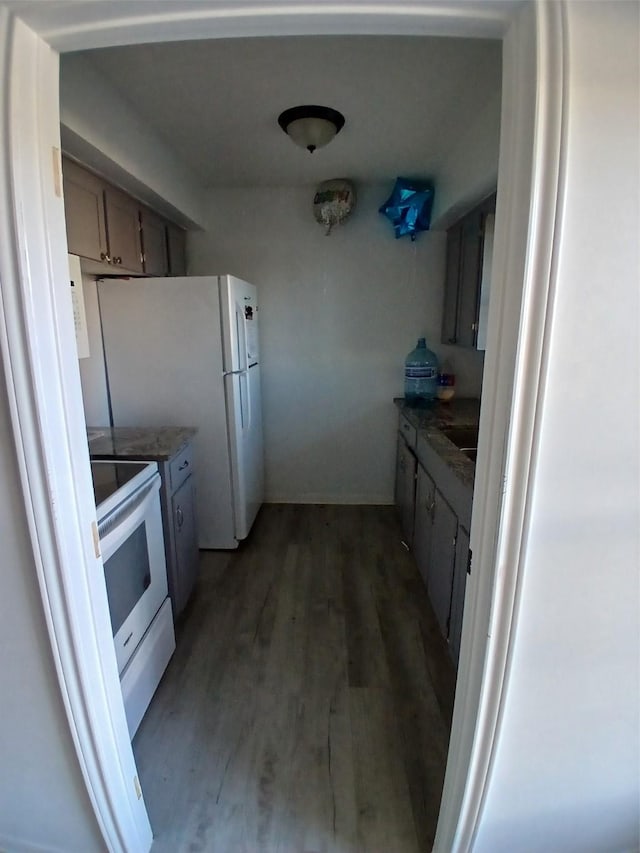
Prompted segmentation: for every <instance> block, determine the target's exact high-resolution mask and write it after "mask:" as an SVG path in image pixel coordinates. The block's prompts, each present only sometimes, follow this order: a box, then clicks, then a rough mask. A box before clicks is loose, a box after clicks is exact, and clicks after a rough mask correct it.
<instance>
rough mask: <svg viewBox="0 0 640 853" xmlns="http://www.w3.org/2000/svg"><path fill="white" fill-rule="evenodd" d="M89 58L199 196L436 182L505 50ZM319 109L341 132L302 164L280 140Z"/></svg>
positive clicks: (173, 47) (244, 50)
mask: <svg viewBox="0 0 640 853" xmlns="http://www.w3.org/2000/svg"><path fill="white" fill-rule="evenodd" d="M75 57H85V59H88V60H89V61H90V62H91V63H92V64H93V65H94V66H95V68H96V69H98V70H99V72H100V73H101V74H103V75H104V76H105V77H106V78H107V79H108V80H109V81H110V82H111V84H112V85H113V86H114V87H115V88H116V89H117V90H118V92H119V94H120V95H121V96H122V97H123V98H125V99H126V100H128V101H129V102H130V104H131V105H132V106H133V107H134V108H135V109H136V111H137V112H138V113H139V115H140V116H141V117H142V118H143V119H144V120H145V121H146V122H147V123H148V124H149V125H150V126H151V127H152V128H153V129H154V130H155V131H156V133H157V134H158V135H159V136H160V137H162V138H163V139H164V141H165V142H166V143H167V144H168V145H169V146H170V147H171V148H173V149H174V150H175V152H176V153H177V154H178V156H179V157H181V158H183V159H184V161H185V162H186V163H187V164H188V165H189V166H190V168H191V169H192V171H193V172H194V173H195V174H196V176H197V177H198V178H199V179H200V181H201V182H202V183H203V185H205V186H260V185H262V186H265V185H267V186H291V185H299V184H310V183H316V182H317V181H320V180H325V179H327V178H334V177H349V178H351V179H352V180H355V181H357V182H369V181H389V180H392V179H393V178H394V177H396V176H397V175H406V176H411V177H419V176H421V177H434V178H435V177H437V172H438V167H439V164H440V163H441V162H442V161H443V159H444V158H445V157H446V155H447V152H448V151H449V150H450V149H451V147H452V145H453V144H454V142H455V139H456V136H457V134H460V133H464V131H465V126H466V123H467V121H468V117H469V116H470V115H471V114H475V113H476V111H477V110H478V109H482V107H483V105H484V104H486V103H487V102H488V101H489V100H490V99H491V97H492V96H493V95H494V94H495V92H496V91H497V90H499V89H500V85H501V43H500V42H499V41H489V40H484V39H458V38H455V39H454V38H434V37H380V36H377V37H368V36H339V37H332V36H310V37H287V38H268V37H263V38H235V39H226V40H224V39H223V40H220V39H218V40H212V41H196V42H193V41H189V42H186V41H182V42H173V43H164V44H146V45H134V46H127V47H116V48H106V49H101V50H94V51H86V52H83V53H77V54H65V55H63V56H62V57H61V62H62V63H68V64H69V66H70V67H71V68H73V64H74V62H77V60H76V59H75ZM304 103H316V104H324V105H326V106H330V107H333V108H334V109H338V110H340V111H341V112H342V113H343V114H344V116H345V118H346V124H345V126H344V128H343V130H342V131H341V132H340V134H339V135H338V136H337V137H336V138H335V139H334V140H333V142H331V143H330V144H329V146H327V147H326V148H324V149H321V150H319V151H316V152H315V153H314V154H309V153H307V152H306V151H304V150H302V149H300V148H298V147H297V146H295V145H294V144H293V143H292V142H291V140H289V139H288V138H287V136H286V135H285V134H284V133H283V132H282V131H281V130H280V128H279V126H278V124H277V117H278V115H279V114H280V112H282V110H284V109H286V108H287V107H291V106H296V105H298V104H304Z"/></svg>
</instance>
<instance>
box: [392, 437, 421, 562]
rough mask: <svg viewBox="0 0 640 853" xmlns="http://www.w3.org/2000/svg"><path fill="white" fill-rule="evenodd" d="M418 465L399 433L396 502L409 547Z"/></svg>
mask: <svg viewBox="0 0 640 853" xmlns="http://www.w3.org/2000/svg"><path fill="white" fill-rule="evenodd" d="M416 466H417V462H416V457H415V456H414V455H413V453H412V452H411V451H410V450H409V448H408V447H407V445H406V442H405V440H404V438H403V437H402V436H401V435H398V451H397V456H396V500H395V502H396V507H397V509H398V514H399V516H400V526H401V528H402V536H403V538H404V541H405V543H406V544H407V545H408V546H409V548H410V547H411V544H412V542H413V523H414V512H415V489H416Z"/></svg>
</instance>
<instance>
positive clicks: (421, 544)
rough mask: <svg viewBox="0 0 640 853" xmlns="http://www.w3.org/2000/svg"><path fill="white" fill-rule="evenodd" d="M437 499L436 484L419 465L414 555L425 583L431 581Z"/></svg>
mask: <svg viewBox="0 0 640 853" xmlns="http://www.w3.org/2000/svg"><path fill="white" fill-rule="evenodd" d="M435 499H436V487H435V484H434V482H433V480H432V479H431V477H430V476H429V475H428V474H427V472H426V471H425V470H424V468H423V467H422V465H418V475H417V480H416V511H415V522H414V528H413V555H414V557H415V560H416V565H417V566H418V570H419V572H420V574H421V575H422V580H423V581H424V582H425V585H428V581H429V566H430V563H431V539H432V531H433V514H434V510H435Z"/></svg>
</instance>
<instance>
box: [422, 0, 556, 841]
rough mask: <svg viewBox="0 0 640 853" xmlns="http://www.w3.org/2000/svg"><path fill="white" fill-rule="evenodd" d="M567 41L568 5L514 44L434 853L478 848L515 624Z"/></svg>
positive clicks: (543, 342)
mask: <svg viewBox="0 0 640 853" xmlns="http://www.w3.org/2000/svg"><path fill="white" fill-rule="evenodd" d="M565 38H566V26H565V11H564V3H563V2H556V3H544V2H543V3H540V4H536V6H535V7H531V8H528V9H524V10H523V11H522V14H521V15H520V16H519V17H518V18H517V19H516V20H515V21H514V22H513V24H512V27H511V29H510V31H509V32H507V33H506V36H505V39H504V43H503V44H504V54H503V104H502V128H501V150H500V169H499V179H498V206H497V210H496V232H495V233H496V240H495V241H494V255H493V280H492V290H491V304H490V308H489V311H490V317H489V330H488V339H489V341H490V345H489V346H488V347H487V353H486V358H485V371H484V381H483V389H482V411H481V422H480V445H479V447H478V464H477V469H476V483H475V489H474V508H473V517H472V523H471V549H472V553H473V562H472V573H471V576H470V578H468V584H467V597H466V602H465V619H464V625H463V636H462V647H461V657H460V667H459V672H458V686H457V692H456V702H455V709H454V719H453V726H452V732H451V741H450V744H451V745H450V750H449V760H448V764H447V774H446V779H445V788H444V793H443V804H442V808H441V812H440V816H439V822H438V831H437V835H436V841H435V846H434V850H436V851H442V852H443V853H445V851H446V853H449V851H452V853H457V851H467V850H472V849H473V839H474V836H475V831H476V827H477V825H478V822H479V819H480V816H481V814H482V806H483V803H484V795H485V791H486V788H487V783H488V779H489V775H490V773H491V768H492V760H493V756H494V753H495V746H496V743H497V738H498V736H499V731H500V724H501V715H502V710H503V697H504V691H505V687H506V684H507V682H508V678H509V671H510V663H511V641H512V637H513V629H514V626H515V624H516V622H517V618H518V605H519V597H520V578H521V563H522V560H523V556H524V553H525V551H526V547H527V535H528V524H529V517H530V506H531V499H532V495H531V487H530V483H531V481H532V478H531V476H530V475H531V472H532V470H533V468H534V466H535V460H536V448H537V440H538V433H537V425H538V421H539V417H540V410H539V399H540V397H541V391H542V388H543V385H544V382H545V375H546V374H545V371H546V361H547V357H548V344H547V342H548V338H549V334H550V325H551V320H552V310H553V295H554V277H555V256H556V252H557V246H558V244H559V240H560V226H559V222H560V217H561V212H562V203H563V196H564V189H563V188H564V184H565V181H566V172H565V164H564V159H563V158H564V154H563V152H564V146H565V138H566V126H565V125H566V108H567V103H566V92H565V91H564V80H565V71H564V64H565V62H566V48H565ZM531 67H533V68H535V74H534V75H533V76H532V75H531V73H529V68H531ZM516 283H518V285H519V286H516ZM467 608H468V611H467Z"/></svg>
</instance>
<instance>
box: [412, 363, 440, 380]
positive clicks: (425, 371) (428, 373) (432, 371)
mask: <svg viewBox="0 0 640 853" xmlns="http://www.w3.org/2000/svg"><path fill="white" fill-rule="evenodd" d="M404 375H405V379H435V378H436V376H437V375H438V372H437V370H436V368H435V367H430V366H428V365H425V366H424V367H423V366H420V367H405V369H404Z"/></svg>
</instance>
